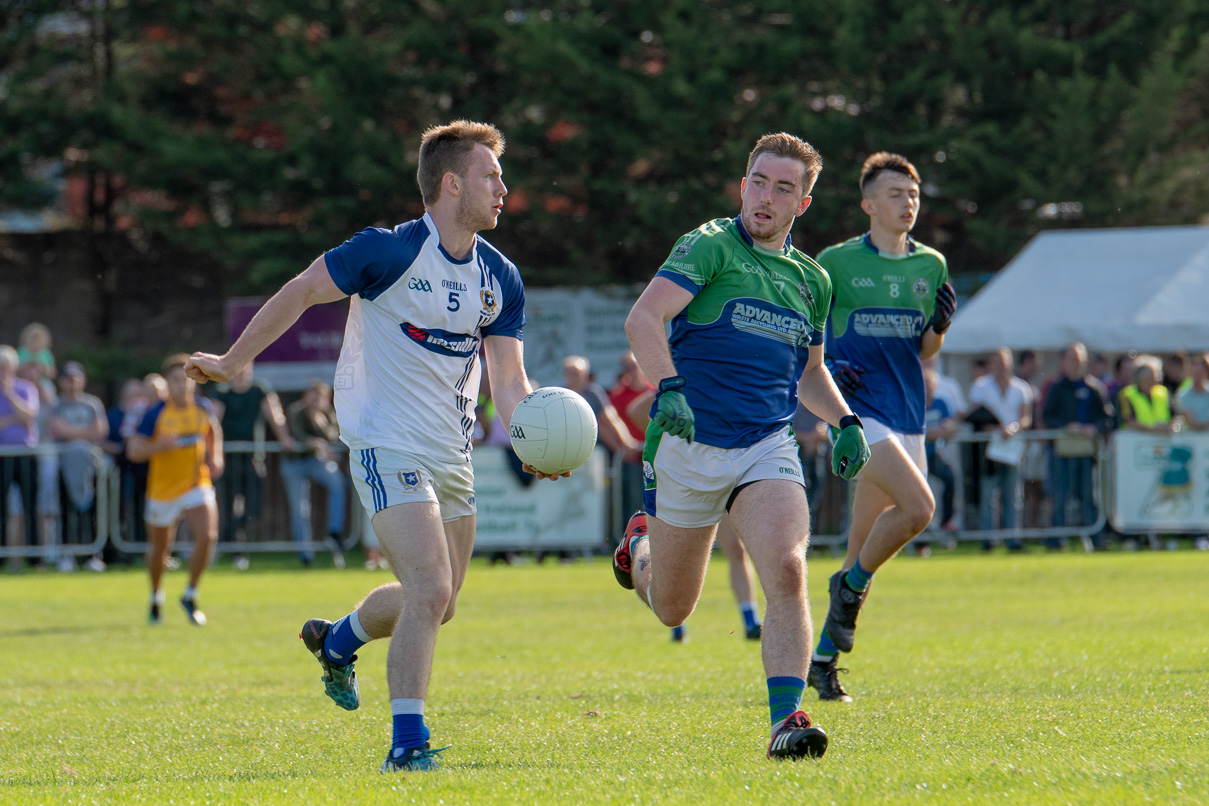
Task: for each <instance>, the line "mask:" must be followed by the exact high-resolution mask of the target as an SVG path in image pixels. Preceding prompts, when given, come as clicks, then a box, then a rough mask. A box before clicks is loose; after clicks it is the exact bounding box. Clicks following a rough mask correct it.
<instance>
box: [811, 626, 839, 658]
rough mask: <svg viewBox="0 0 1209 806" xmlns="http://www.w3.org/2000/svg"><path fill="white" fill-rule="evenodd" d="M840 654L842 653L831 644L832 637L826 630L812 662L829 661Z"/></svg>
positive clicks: (820, 637)
mask: <svg viewBox="0 0 1209 806" xmlns="http://www.w3.org/2000/svg"><path fill="white" fill-rule="evenodd" d="M838 654H840V651H839V650H838V649H836V646H835V644H833V643H832V642H831V636H830V635H828V634H827V631H826V630H823V634H822V635H820V636H819V648H818V649H816V650H815V651H814V658H812V660H822V661H828V660H831V659H832V658H834V657H835V656H836V655H838Z"/></svg>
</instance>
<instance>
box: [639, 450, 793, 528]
mask: <svg viewBox="0 0 1209 806" xmlns="http://www.w3.org/2000/svg"><path fill="white" fill-rule="evenodd" d="M652 447H653V450H654V456H653V457H652V456H651V450H652ZM642 474H643V481H644V483H643V493H642V500H643V507H644V508H645V509H646V511H647V514H648V515H653V516H655V517H657V518H659V520H661V521H663V522H664V523H667V524H670V525H672V526H679V527H680V528H682V529H696V528H698V527H701V526H713V525H714V524H715V523H717V522H718V521H720V520H722V516H723V515H724V514H725V513H726V507H727V505H728V504H729V503H730V497H731V493H733V492H734V490H735V489H736V488H737V487H739V486H740V485H743V484H750V483H752V482H754V481H763V480H765V479H786V480H788V481H794V482H797V483H798V484H800V485H802V487H803V489H805V486H806V485H805V483H804V481H803V476H802V462H801V460H800V459H799V458H798V443H797V442H796V441H795V440H794V438H793V435H792V433H791V432H790V430H789V427H788V426H786V427H785V428H782V429H781V430H780V431H777V432H776V433H774V434H770V435H769V436H767V437H765V438H764V439H762V440H760V441H759V442H757V443H756V444H755V445H752V446H750V447H747V448H715V447H714V446H712V445H702V444H701V443H699V442H694V443H693V444H691V445H690V444H689V443H688V442H685V441H684V440H683V439H681V438H679V437H672V436H668V435H667V434H663V435H661V436H660V437H658V442H657V443H656V444H655V445H654V446H650V445H648V447H647V450H646V451H645V452H644V454H643V462H642Z"/></svg>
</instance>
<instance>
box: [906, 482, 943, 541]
mask: <svg viewBox="0 0 1209 806" xmlns="http://www.w3.org/2000/svg"><path fill="white" fill-rule="evenodd" d="M934 512H936V499H935V498H933V497H932V491H931V490H928V489H924V490H921V491H920V494H919V495H916V496H913V497H912V498H911V500H910V501H909V502H907V505H906V506H905V507H904V508H903V514H904V515H905V516H906V519H907V528H908V529H909V530H910V532H911V534H912V535H913V536H914V535H917V534H919V533H920V532H922V531H923V530H924V529H927V528H928V524H929V523H931V522H932V514H933V513H934Z"/></svg>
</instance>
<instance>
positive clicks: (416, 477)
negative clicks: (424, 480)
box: [399, 470, 420, 492]
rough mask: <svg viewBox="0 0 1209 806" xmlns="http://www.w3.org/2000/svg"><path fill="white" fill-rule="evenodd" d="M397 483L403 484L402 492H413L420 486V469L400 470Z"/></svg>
mask: <svg viewBox="0 0 1209 806" xmlns="http://www.w3.org/2000/svg"><path fill="white" fill-rule="evenodd" d="M399 483H400V484H402V485H403V490H404V492H414V491H415V489H416V488H417V487H419V486H420V471H419V470H400V471H399Z"/></svg>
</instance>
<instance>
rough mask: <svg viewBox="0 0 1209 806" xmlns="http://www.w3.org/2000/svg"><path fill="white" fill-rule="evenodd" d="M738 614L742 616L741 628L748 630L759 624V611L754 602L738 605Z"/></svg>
mask: <svg viewBox="0 0 1209 806" xmlns="http://www.w3.org/2000/svg"><path fill="white" fill-rule="evenodd" d="M739 612H740V613H741V614H742V615H743V626H744V627H746V628H747V629H749V630H750V629H751V628H752V627H755V626H757V625H758V624H759V623H760V610H759V608H757V607H756V603H755V602H744V603H743V604H741V605H739Z"/></svg>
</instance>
